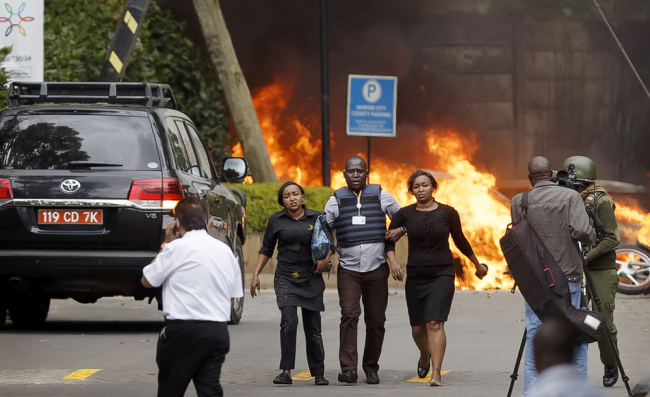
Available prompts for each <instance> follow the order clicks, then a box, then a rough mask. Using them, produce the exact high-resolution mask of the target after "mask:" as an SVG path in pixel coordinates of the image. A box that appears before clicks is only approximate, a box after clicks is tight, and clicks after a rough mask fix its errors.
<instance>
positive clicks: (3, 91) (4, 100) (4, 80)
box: [0, 47, 11, 109]
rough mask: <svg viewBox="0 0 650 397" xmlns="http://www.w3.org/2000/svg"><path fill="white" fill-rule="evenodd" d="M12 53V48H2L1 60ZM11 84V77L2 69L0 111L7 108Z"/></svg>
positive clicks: (0, 74) (0, 77)
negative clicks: (8, 88)
mask: <svg viewBox="0 0 650 397" xmlns="http://www.w3.org/2000/svg"><path fill="white" fill-rule="evenodd" d="M10 52H11V47H2V48H0V59H4V58H5V57H6V56H7V55H9V53H10ZM8 82H9V75H8V74H7V72H5V68H0V109H2V108H4V107H5V106H7V94H8V91H7V84H8Z"/></svg>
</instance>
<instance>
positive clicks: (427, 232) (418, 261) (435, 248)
mask: <svg viewBox="0 0 650 397" xmlns="http://www.w3.org/2000/svg"><path fill="white" fill-rule="evenodd" d="M401 226H405V227H406V233H408V240H409V243H408V244H409V255H408V263H407V266H431V265H433V266H435V265H453V263H454V258H453V256H452V254H451V249H449V235H450V234H451V237H452V238H453V240H454V244H456V247H458V249H459V250H460V251H461V252H462V253H463V254H465V255H466V256H471V255H473V254H474V251H472V247H471V246H470V244H469V241H467V239H466V238H465V235H464V234H463V228H462V227H461V225H460V216H458V212H457V211H456V210H455V209H454V208H453V207H450V206H448V205H445V204H440V203H438V208H436V209H435V210H431V211H418V210H417V209H416V204H413V205H409V206H408V207H404V208H402V209H401V210H399V211H398V212H397V213H396V214H395V215H394V216H393V219H392V222H391V224H390V227H389V230H390V229H397V228H399V227H401ZM386 250H387V251H394V250H395V245H394V244H390V245H388V244H387V246H386Z"/></svg>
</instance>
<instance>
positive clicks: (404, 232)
mask: <svg viewBox="0 0 650 397" xmlns="http://www.w3.org/2000/svg"><path fill="white" fill-rule="evenodd" d="M399 229H400V230H401V231H402V236H403V235H405V234H406V227H405V226H400V228H399Z"/></svg>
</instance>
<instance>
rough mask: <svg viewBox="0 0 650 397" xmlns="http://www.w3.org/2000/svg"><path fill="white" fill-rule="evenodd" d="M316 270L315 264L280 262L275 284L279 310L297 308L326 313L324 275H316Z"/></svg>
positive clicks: (276, 271) (276, 270)
mask: <svg viewBox="0 0 650 397" xmlns="http://www.w3.org/2000/svg"><path fill="white" fill-rule="evenodd" d="M314 269H316V265H314V264H313V263H301V264H288V263H282V262H278V267H277V268H276V269H275V279H274V283H273V284H274V287H275V297H276V300H277V303H278V308H280V309H281V308H282V307H284V306H297V307H302V308H303V309H307V310H311V311H315V312H322V311H325V305H324V303H323V293H324V292H325V281H324V280H323V275H322V274H315V273H314Z"/></svg>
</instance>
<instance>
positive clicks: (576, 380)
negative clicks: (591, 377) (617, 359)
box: [526, 364, 612, 397]
mask: <svg viewBox="0 0 650 397" xmlns="http://www.w3.org/2000/svg"><path fill="white" fill-rule="evenodd" d="M526 397H612V396H611V394H608V393H605V392H604V391H603V390H602V389H601V388H598V387H596V386H593V385H592V384H590V383H588V382H587V379H585V377H584V376H582V374H581V373H580V372H578V370H577V369H576V367H575V365H574V364H559V365H554V366H552V367H550V368H546V369H545V370H544V371H542V372H540V373H539V377H538V378H537V380H536V381H535V383H533V386H532V387H531V388H530V391H529V393H528V394H527V395H526Z"/></svg>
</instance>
